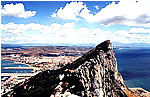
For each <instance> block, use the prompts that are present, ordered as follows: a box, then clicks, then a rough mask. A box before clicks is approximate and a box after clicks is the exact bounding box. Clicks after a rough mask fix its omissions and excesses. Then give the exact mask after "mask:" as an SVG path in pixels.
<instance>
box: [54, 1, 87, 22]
mask: <svg viewBox="0 0 150 97" xmlns="http://www.w3.org/2000/svg"><path fill="white" fill-rule="evenodd" d="M84 7H85V6H84V5H83V2H71V3H67V4H66V6H65V7H64V8H62V7H60V8H59V9H58V11H57V12H56V13H53V14H52V17H57V18H61V19H70V20H77V19H78V18H77V16H79V13H80V11H81V9H83V8H84Z"/></svg>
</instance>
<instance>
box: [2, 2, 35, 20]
mask: <svg viewBox="0 0 150 97" xmlns="http://www.w3.org/2000/svg"><path fill="white" fill-rule="evenodd" d="M1 14H2V16H14V17H19V18H30V17H32V16H34V15H35V14H36V11H25V9H24V5H23V4H22V3H18V4H12V3H11V4H6V5H4V7H1Z"/></svg>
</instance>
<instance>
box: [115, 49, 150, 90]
mask: <svg viewBox="0 0 150 97" xmlns="http://www.w3.org/2000/svg"><path fill="white" fill-rule="evenodd" d="M114 51H115V53H116V58H117V63H118V69H119V72H120V73H121V75H122V76H123V79H124V80H125V84H126V85H127V86H128V87H131V88H132V87H141V88H144V89H146V90H148V91H150V48H123V49H114Z"/></svg>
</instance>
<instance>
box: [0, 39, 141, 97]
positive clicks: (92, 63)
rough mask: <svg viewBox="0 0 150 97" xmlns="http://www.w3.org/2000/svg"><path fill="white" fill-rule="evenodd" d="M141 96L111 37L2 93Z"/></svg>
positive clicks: (35, 96) (64, 96)
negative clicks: (122, 69) (125, 75)
mask: <svg viewBox="0 0 150 97" xmlns="http://www.w3.org/2000/svg"><path fill="white" fill-rule="evenodd" d="M8 95H10V96H11V97H67V96H76V97H130V96H132V97H138V95H136V94H134V93H133V92H132V91H130V90H129V89H128V88H127V87H126V86H125V85H124V83H123V79H122V76H121V75H120V73H119V72H118V70H117V62H116V58H115V53H114V51H113V48H112V43H111V42H110V41H109V40H107V41H104V42H102V43H101V44H99V45H97V46H96V47H95V48H93V49H92V50H90V51H89V52H87V53H86V54H85V55H83V56H82V57H81V58H79V59H77V60H76V61H74V62H73V63H70V64H67V65H65V66H64V67H62V68H61V69H58V70H46V71H43V72H41V73H39V74H37V75H35V76H33V77H31V78H30V79H29V80H26V81H25V82H23V83H20V84H18V85H16V86H15V87H14V88H13V90H12V91H11V92H9V93H8V94H6V95H3V96H2V97H7V96H8Z"/></svg>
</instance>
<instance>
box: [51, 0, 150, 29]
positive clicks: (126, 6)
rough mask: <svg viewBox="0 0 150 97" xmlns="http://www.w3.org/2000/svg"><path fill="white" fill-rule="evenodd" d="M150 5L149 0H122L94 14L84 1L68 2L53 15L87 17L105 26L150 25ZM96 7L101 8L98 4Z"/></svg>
mask: <svg viewBox="0 0 150 97" xmlns="http://www.w3.org/2000/svg"><path fill="white" fill-rule="evenodd" d="M149 5H150V1H149V0H144V1H143V0H122V1H120V2H118V3H115V2H112V3H111V4H109V5H107V6H106V7H104V8H102V9H101V10H100V11H99V12H97V13H96V14H95V15H94V14H91V13H90V12H91V10H89V9H88V7H87V6H86V5H85V4H83V2H71V3H70V4H68V3H67V4H66V6H65V7H64V8H62V7H61V8H59V10H58V11H57V12H56V13H53V15H52V17H57V18H61V19H72V20H76V19H78V20H81V19H85V20H86V21H88V22H98V23H100V24H101V25H104V26H109V25H115V24H121V25H128V26H143V27H150V11H149V9H150V6H149ZM95 8H96V9H99V7H98V6H95Z"/></svg>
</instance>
